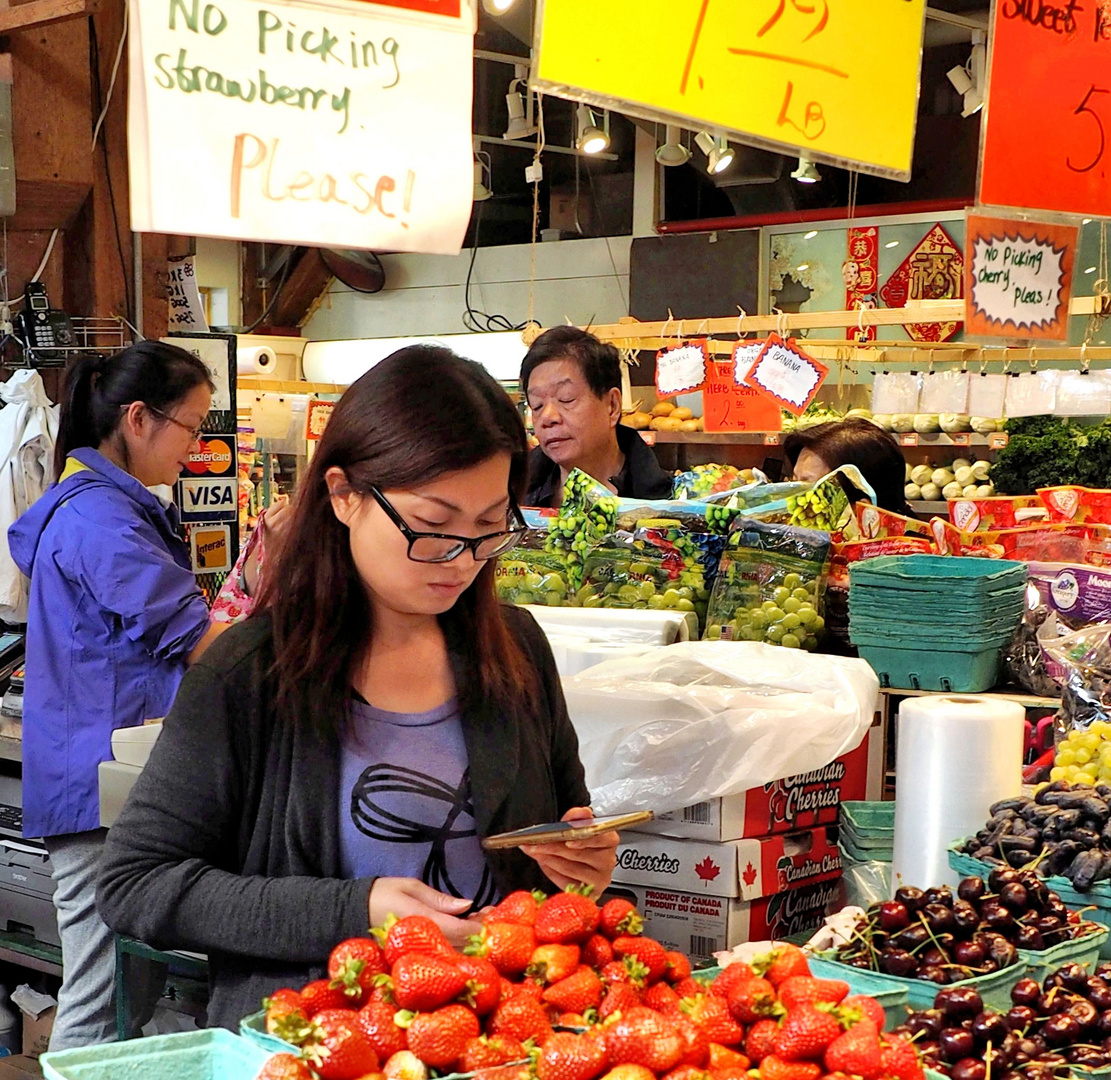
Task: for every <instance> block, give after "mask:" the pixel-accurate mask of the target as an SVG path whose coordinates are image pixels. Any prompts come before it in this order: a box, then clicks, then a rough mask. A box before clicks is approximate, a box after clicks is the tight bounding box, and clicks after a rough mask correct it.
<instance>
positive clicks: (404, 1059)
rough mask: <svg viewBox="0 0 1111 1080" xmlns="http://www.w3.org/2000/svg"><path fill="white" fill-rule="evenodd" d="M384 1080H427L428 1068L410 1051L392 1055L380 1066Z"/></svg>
mask: <svg viewBox="0 0 1111 1080" xmlns="http://www.w3.org/2000/svg"><path fill="white" fill-rule="evenodd" d="M382 1075H383V1076H384V1077H385V1080H428V1066H427V1065H425V1063H424V1062H423V1061H421V1059H420V1058H419V1057H417V1055H416V1054H414V1053H413V1052H412V1050H402V1051H401V1052H400V1053H397V1054H394V1055H393V1057H391V1058H390V1060H389V1061H387V1062H386V1064H385V1065H383V1066H382Z"/></svg>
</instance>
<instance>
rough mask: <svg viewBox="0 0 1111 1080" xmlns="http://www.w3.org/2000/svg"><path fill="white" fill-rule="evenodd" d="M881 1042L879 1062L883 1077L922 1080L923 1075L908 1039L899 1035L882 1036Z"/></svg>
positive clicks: (900, 1079) (897, 1079) (916, 1055)
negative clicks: (881, 1066)
mask: <svg viewBox="0 0 1111 1080" xmlns="http://www.w3.org/2000/svg"><path fill="white" fill-rule="evenodd" d="M881 1042H882V1043H883V1045H882V1046H881V1047H880V1062H881V1064H882V1065H883V1072H884V1075H885V1076H890V1077H892V1078H893V1080H924V1077H925V1073H924V1072H923V1070H922V1066H921V1065H920V1064H919V1062H918V1054H917V1052H916V1051H915V1049H914V1044H913V1043H912V1042H910V1040H909V1039H904V1038H903V1037H902V1036H901V1035H884V1036H882V1038H881Z"/></svg>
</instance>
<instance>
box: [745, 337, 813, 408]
mask: <svg viewBox="0 0 1111 1080" xmlns="http://www.w3.org/2000/svg"><path fill="white" fill-rule="evenodd" d="M828 374H829V368H827V367H826V366H825V364H823V363H821V362H820V361H818V360H815V359H814V358H813V357H812V356H807V355H806V353H804V352H803V351H802V349H800V348H799V347H798V345H796V344H795V343H794V342H793V341H784V340H783V339H782V338H781V337H780V336H779V335H778V334H769V335H768V340H767V341H766V342H765V343H764V348H763V349H762V350H761V352H760V355H759V356H758V357H757V358H756V363H754V364H753V365H752V367H751V368H750V369H749V372H748V374H747V375H746V376H745V377H744V379H743V380H741V381H742V382H743V383H744V384H745V385H746V386H750V387H752V389H753V390H760V391H762V392H763V393H765V394H767V395H768V396H769V397H771V398H772V399H773V400H774V401H775V402H776V403H777V404H778V405H781V406H782V407H783V408H784V409H786V410H787V411H788V412H792V413H794V414H795V415H796V416H801V415H802V414H803V413H804V412H806V407H807V406H808V405H809V404H810V403H811V402H812V401H813V400H814V398H815V397H816V396H817V394H818V391H819V390H820V389H821V386H822V383H824V382H825V379H826V376H827V375H828Z"/></svg>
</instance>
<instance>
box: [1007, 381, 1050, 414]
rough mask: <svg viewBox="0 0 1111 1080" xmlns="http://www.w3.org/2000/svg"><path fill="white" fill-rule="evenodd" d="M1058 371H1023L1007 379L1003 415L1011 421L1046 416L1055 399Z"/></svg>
mask: <svg viewBox="0 0 1111 1080" xmlns="http://www.w3.org/2000/svg"><path fill="white" fill-rule="evenodd" d="M1060 374H1061V373H1060V372H1059V371H1038V372H1033V371H1024V372H1023V373H1022V374H1021V375H1012V376H1011V377H1010V378H1009V379H1007V402H1006V405H1005V409H1006V412H1005V413H1004V415H1005V416H1006V417H1007V418H1008V419H1011V420H1015V419H1017V418H1018V417H1020V416H1048V415H1050V414H1051V413H1052V412H1053V407H1054V404H1055V402H1056V398H1057V379H1058V377H1059V376H1060Z"/></svg>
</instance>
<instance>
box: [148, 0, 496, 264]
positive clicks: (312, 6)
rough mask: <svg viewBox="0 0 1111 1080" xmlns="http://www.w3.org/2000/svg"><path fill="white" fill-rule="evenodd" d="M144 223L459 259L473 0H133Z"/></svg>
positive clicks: (465, 205)
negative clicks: (306, 0)
mask: <svg viewBox="0 0 1111 1080" xmlns="http://www.w3.org/2000/svg"><path fill="white" fill-rule="evenodd" d="M129 3H130V9H129V11H130V20H131V28H130V73H131V90H130V97H129V105H128V143H129V158H130V169H131V224H132V228H133V229H135V230H136V231H141V232H164V233H176V234H185V235H200V236H222V237H228V238H232V239H244V240H272V241H278V242H284V243H297V244H318V245H322V246H333V247H344V248H379V249H392V250H396V251H426V252H437V253H445V254H455V253H457V252H458V251H459V248H460V246H461V244H462V241H463V235H464V232H465V231H466V227H467V222H468V220H469V219H470V214H471V195H472V186H473V172H472V168H471V159H472V150H471V88H472V48H473V35H474V12H473V9H472V6H471V0H373V2H372V0H368V2H359V0H333V2H331V3H328V4H319V3H303V2H296V0H295V2H289V0H275V2H269V0H262V2H258V0H129Z"/></svg>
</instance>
